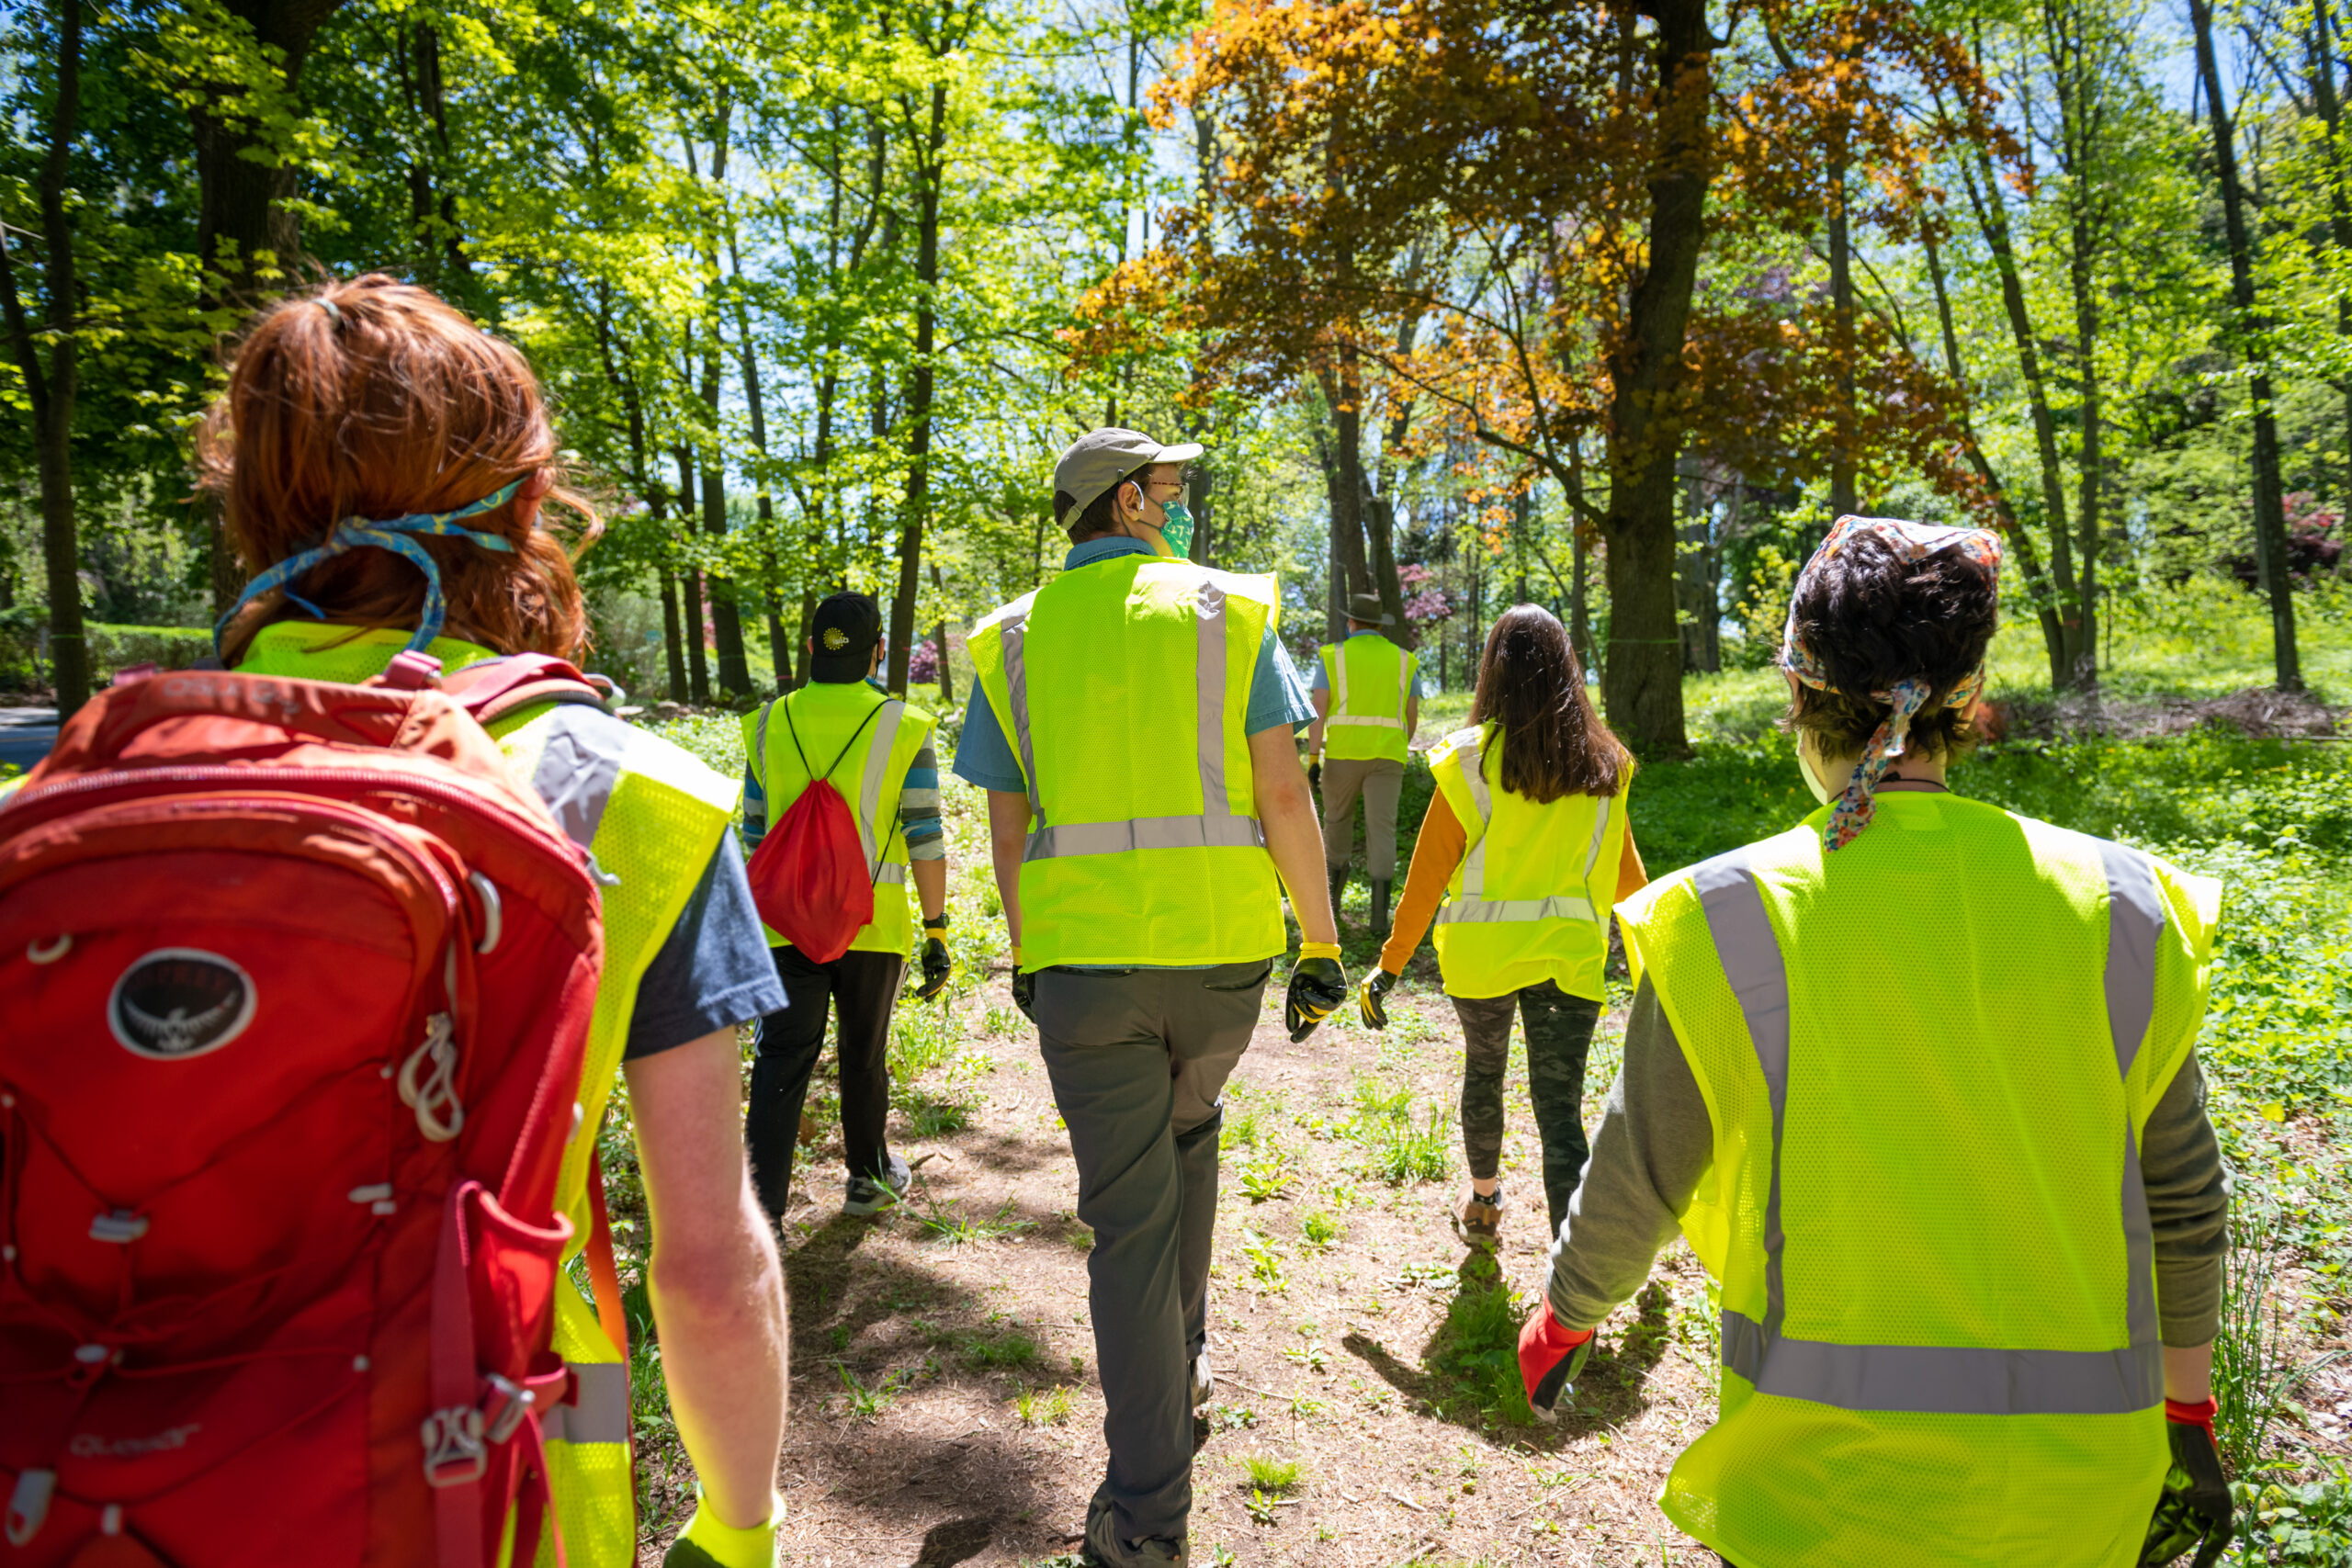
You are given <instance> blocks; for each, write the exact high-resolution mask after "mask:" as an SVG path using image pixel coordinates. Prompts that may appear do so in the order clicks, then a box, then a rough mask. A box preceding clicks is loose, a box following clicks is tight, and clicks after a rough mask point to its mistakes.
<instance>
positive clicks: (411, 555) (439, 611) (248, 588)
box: [212, 479, 523, 658]
mask: <svg viewBox="0 0 2352 1568" xmlns="http://www.w3.org/2000/svg"><path fill="white" fill-rule="evenodd" d="M522 488H523V481H522V480H521V479H515V481H514V482H512V483H511V484H506V485H503V486H501V487H500V488H499V489H497V490H494V491H491V493H490V494H488V495H486V496H483V497H482V498H481V500H480V501H477V502H472V503H471V504H470V505H467V506H460V507H458V508H456V509H455V510H453V511H449V512H412V513H409V514H408V515H407V516H405V517H381V518H370V517H346V518H345V519H344V520H343V521H342V522H340V523H338V524H336V525H334V527H332V528H330V529H328V530H327V532H326V535H325V536H324V537H323V538H322V539H321V540H320V541H319V542H318V543H316V544H314V545H311V546H310V547H307V548H305V549H301V550H298V551H297V552H295V553H294V554H293V555H290V556H288V557H287V558H285V559H284V560H282V561H279V562H278V563H277V565H276V566H273V567H271V568H270V569H269V570H267V571H265V572H263V573H262V574H261V575H260V576H259V577H256V578H254V580H253V581H251V582H249V583H247V584H246V585H245V591H244V592H243V593H240V594H238V595H237V602H236V603H235V604H232V605H230V606H229V613H228V614H227V615H222V616H221V617H220V619H219V620H218V621H216V622H214V623H213V626H212V646H213V650H214V651H215V652H216V653H217V652H220V650H221V637H222V636H223V635H224V634H225V633H226V632H227V631H228V629H229V623H230V622H231V621H232V620H234V619H236V617H237V613H238V612H239V611H241V610H243V608H244V607H245V606H246V605H247V604H251V603H252V602H253V601H254V600H255V599H257V598H259V597H260V596H261V595H263V594H265V593H267V592H270V591H271V590H273V589H279V588H283V589H285V592H286V597H287V598H288V600H290V601H292V602H293V603H294V604H299V605H300V606H301V607H302V609H303V610H304V611H305V612H306V613H308V614H309V615H310V616H311V619H312V620H315V621H323V620H325V619H326V618H327V617H326V613H325V612H324V611H322V610H321V609H320V608H319V607H318V606H317V605H316V604H311V602H310V601H309V600H308V599H305V598H303V597H302V596H301V595H300V593H297V592H294V590H293V589H292V588H291V587H288V584H289V583H291V582H293V581H296V580H297V579H298V578H300V576H301V575H302V574H303V573H304V572H306V571H309V570H311V568H312V567H314V566H317V565H319V564H320V563H321V562H322V561H328V560H333V559H334V558H335V557H337V556H339V555H343V554H345V553H346V552H348V551H351V550H356V549H362V548H371V549H379V550H390V551H391V552H392V553H393V554H394V555H396V556H401V557H403V558H406V559H408V560H409V561H411V562H412V563H413V564H414V565H415V567H416V569H417V570H419V571H422V572H423V573H424V615H422V616H421V617H419V619H418V621H417V626H416V635H415V636H413V637H410V638H409V639H408V647H407V649H405V651H407V652H410V653H422V652H424V650H425V649H427V648H429V647H430V646H432V643H433V639H434V638H435V637H439V636H440V635H441V623H442V622H443V621H444V620H446V619H447V616H448V606H447V604H446V603H445V602H444V601H443V599H442V597H441V568H440V567H439V565H438V564H436V563H435V560H434V558H433V552H432V551H430V550H428V549H426V548H425V547H424V546H423V545H421V544H419V543H417V540H416V536H418V535H426V536H433V537H436V538H445V539H467V540H470V541H471V542H472V543H474V544H477V545H480V546H481V547H482V548H483V549H486V550H501V551H504V552H506V553H508V554H512V553H513V552H514V549H515V547H514V545H513V544H512V543H510V542H509V541H507V540H506V539H504V538H503V537H501V536H499V535H496V534H483V533H479V532H477V531H475V530H474V529H471V528H460V527H458V526H457V525H458V523H460V522H462V521H464V520H465V519H466V518H469V517H479V516H481V514H482V513H485V512H493V511H496V510H497V509H498V508H499V507H502V506H503V505H505V504H506V503H507V502H510V501H512V500H514V499H515V492H516V491H519V490H521V489H522ZM223 657H224V658H225V657H226V656H225V655H223Z"/></svg>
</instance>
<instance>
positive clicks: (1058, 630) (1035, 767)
mask: <svg viewBox="0 0 2352 1568" xmlns="http://www.w3.org/2000/svg"><path fill="white" fill-rule="evenodd" d="M1278 604H1279V600H1278V597H1277V594H1276V592H1275V589H1274V580H1273V579H1272V577H1270V576H1269V577H1243V576H1238V575H1237V574H1235V573H1232V572H1225V571H1216V570H1211V569H1210V568H1207V567H1200V566H1193V565H1192V564H1190V563H1189V562H1185V561H1163V560H1155V559H1153V558H1150V557H1148V556H1144V555H1138V554H1128V555H1120V556H1114V557H1111V558H1107V559H1104V560H1100V561H1095V562H1092V563H1091V564H1089V565H1086V566H1081V567H1077V568H1074V569H1072V570H1069V571H1066V572H1064V573H1063V574H1062V575H1061V576H1059V577H1057V578H1056V579H1055V580H1054V581H1051V582H1049V583H1047V584H1046V586H1045V587H1043V588H1041V589H1039V590H1037V591H1036V592H1035V593H1030V594H1026V595H1024V596H1023V597H1022V598H1019V599H1016V600H1014V601H1013V602H1012V604H1007V605H1005V606H1004V607H1003V608H1001V609H1000V610H998V611H996V612H995V613H994V614H992V615H989V617H988V618H987V619H986V620H984V621H982V622H981V623H980V624H979V625H978V626H976V627H974V628H973V630H972V632H971V635H970V636H969V637H967V638H966V639H965V643H966V646H967V647H968V648H969V649H971V651H972V662H973V665H974V667H975V669H976V670H977V671H978V680H979V684H980V690H981V691H982V692H983V693H984V694H986V695H987V697H988V701H989V709H990V711H992V712H993V713H994V714H995V715H996V720H997V723H998V724H1000V725H1001V726H1002V727H1003V729H1004V734H1005V737H1006V739H1008V740H1010V741H1011V742H1012V750H1013V751H1014V754H1015V755H1016V756H1017V757H1018V758H1019V759H1020V762H1021V772H1022V774H1023V777H1024V778H1025V779H1026V780H1027V783H1028V790H1029V838H1028V843H1027V846H1026V847H1025V848H1024V849H1023V852H1022V862H1021V931H1022V934H1021V945H1022V967H1023V969H1024V970H1036V969H1044V968H1047V967H1050V966H1052V965H1054V964H1102V965H1112V966H1115V965H1119V964H1154V965H1190V964H1244V963H1249V962H1251V961H1253V960H1256V959H1261V958H1271V957H1272V956H1273V955H1274V954H1276V953H1280V952H1282V951H1283V948H1284V947H1285V946H1286V945H1287V940H1286V937H1285V933H1284V931H1283V911H1282V884H1281V882H1280V880H1279V879H1278V878H1277V877H1276V876H1275V874H1274V863H1273V860H1272V857H1271V856H1270V855H1268V854H1267V852H1266V840H1265V834H1264V833H1263V831H1262V830H1261V829H1260V827H1259V824H1258V816H1257V811H1258V807H1257V799H1256V794H1255V788H1256V785H1255V775H1254V773H1253V772H1252V770H1251V768H1250V741H1249V736H1248V732H1247V716H1248V713H1249V705H1250V680H1251V677H1252V676H1253V674H1254V673H1255V671H1256V670H1257V664H1258V649H1259V645H1260V644H1261V642H1262V641H1263V640H1264V639H1265V637H1266V635H1267V633H1268V631H1269V630H1270V629H1271V628H1272V627H1273V626H1275V624H1276V621H1277V616H1278V608H1277V606H1278Z"/></svg>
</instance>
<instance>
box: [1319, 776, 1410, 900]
mask: <svg viewBox="0 0 2352 1568" xmlns="http://www.w3.org/2000/svg"><path fill="white" fill-rule="evenodd" d="M1404 787H1405V764H1404V763H1402V762H1398V761H1392V760H1390V759H1389V758H1386V757H1363V758H1351V759H1349V760H1348V761H1340V760H1338V759H1336V758H1331V757H1326V758H1324V759H1323V863H1324V864H1325V865H1327V866H1329V867H1330V868H1331V869H1332V870H1333V871H1338V870H1340V869H1341V868H1342V867H1344V866H1345V865H1346V864H1347V863H1348V859H1349V855H1348V851H1349V848H1350V845H1351V840H1352V839H1353V838H1354V834H1353V833H1352V832H1351V829H1353V827H1354V826H1355V815H1356V795H1358V794H1359V793H1361V794H1362V795H1363V846H1364V851H1363V858H1364V874H1365V875H1366V876H1367V877H1369V878H1370V879H1371V880H1373V881H1374V882H1394V881H1396V880H1397V792H1398V791H1399V790H1401V789H1403V788H1404Z"/></svg>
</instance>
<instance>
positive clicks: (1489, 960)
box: [1430, 722, 1633, 1001]
mask: <svg viewBox="0 0 2352 1568" xmlns="http://www.w3.org/2000/svg"><path fill="white" fill-rule="evenodd" d="M1502 766H1503V741H1502V726H1501V725H1499V724H1495V723H1491V722H1490V723H1487V724H1486V725H1484V726H1481V727H1479V728H1475V729H1462V730H1456V731H1455V732H1454V733H1453V734H1452V735H1449V736H1447V737H1446V738H1445V739H1443V740H1442V741H1440V742H1439V743H1438V745H1437V748H1436V749H1435V750H1432V751H1431V752H1430V773H1433V774H1434V775H1435V776H1436V779H1437V787H1438V789H1439V791H1440V792H1441V793H1442V795H1444V796H1445V803H1446V805H1447V806H1448V807H1451V808H1452V810H1453V816H1454V819H1455V820H1456V821H1458V822H1460V823H1461V824H1462V832H1463V836H1464V839H1465V840H1467V842H1466V843H1465V845H1464V849H1463V852H1462V863H1461V864H1460V865H1458V866H1456V867H1454V870H1453V880H1452V881H1451V882H1449V883H1447V885H1446V889H1445V902H1444V903H1442V904H1440V905H1439V906H1438V909H1437V924H1436V927H1435V932H1436V934H1435V936H1434V937H1433V939H1432V940H1433V941H1434V942H1436V943H1437V962H1438V970H1439V973H1440V974H1442V976H1444V979H1445V993H1446V995H1448V996H1450V997H1507V996H1509V995H1510V994H1511V993H1512V992H1514V991H1517V990H1519V989H1520V988H1521V987H1524V986H1540V985H1542V984H1543V983H1544V981H1546V980H1550V981H1553V982H1554V983H1555V984H1556V985H1558V987H1560V989H1561V990H1563V991H1565V992H1566V993H1567V994H1568V995H1569V996H1572V997H1585V998H1589V999H1591V1000H1593V1001H1599V1000H1600V999H1601V998H1602V997H1603V995H1604V994H1605V992H1604V989H1603V984H1602V980H1601V972H1602V970H1603V969H1604V968H1606V967H1607V964H1608V962H1609V906H1610V903H1611V900H1612V899H1613V898H1614V897H1616V893H1617V864H1618V862H1619V861H1620V860H1622V859H1623V856H1624V853H1625V794H1626V791H1627V790H1629V789H1631V788H1632V787H1633V769H1632V768H1630V767H1628V768H1625V769H1623V772H1622V773H1621V774H1620V779H1621V782H1620V784H1619V785H1618V790H1617V794H1616V795H1615V797H1614V798H1611V797H1610V796H1608V795H1562V796H1561V797H1560V798H1559V799H1557V800H1555V801H1552V802H1550V803H1549V804H1546V805H1538V804H1537V803H1536V802H1534V801H1532V800H1530V799H1528V798H1527V797H1526V796H1525V795H1521V794H1519V793H1518V792H1516V791H1514V790H1508V789H1505V788H1503V787H1502V784H1501V783H1500V780H1501V777H1502Z"/></svg>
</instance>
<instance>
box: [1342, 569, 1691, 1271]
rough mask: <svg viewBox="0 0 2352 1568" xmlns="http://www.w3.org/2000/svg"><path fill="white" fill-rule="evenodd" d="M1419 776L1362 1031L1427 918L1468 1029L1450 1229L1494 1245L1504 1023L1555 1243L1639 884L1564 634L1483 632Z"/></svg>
mask: <svg viewBox="0 0 2352 1568" xmlns="http://www.w3.org/2000/svg"><path fill="white" fill-rule="evenodd" d="M1430 771H1431V772H1432V773H1435V774H1436V776H1437V785H1438V787H1437V793H1436V794H1435V795H1431V796H1430V808H1429V812H1428V815H1426V816H1425V817H1423V818H1422V819H1421V831H1420V837H1419V839H1418V840H1416V841H1415V843H1414V845H1413V865H1412V870H1411V871H1410V872H1409V873H1408V874H1407V876H1406V881H1405V897H1404V898H1403V900H1402V901H1401V902H1400V903H1399V904H1398V905H1397V923H1396V925H1395V927H1394V929H1392V930H1391V931H1390V932H1389V936H1388V942H1387V945H1386V946H1385V947H1384V948H1382V949H1381V953H1380V967H1379V968H1378V969H1377V970H1376V971H1374V974H1373V975H1372V976H1370V977H1369V978H1368V979H1367V980H1365V982H1364V985H1363V991H1362V994H1361V996H1360V997H1359V998H1358V1000H1359V1006H1360V1007H1361V1009H1362V1010H1363V1021H1364V1022H1365V1023H1366V1024H1368V1025H1370V1026H1371V1027H1372V1028H1374V1029H1378V1028H1381V1027H1382V1026H1384V1025H1385V1023H1386V1022H1387V1021H1388V1016H1387V1013H1386V1012H1385V1010H1384V1009H1383V1006H1382V998H1385V996H1386V995H1387V993H1388V991H1389V990H1390V988H1391V987H1394V986H1395V985H1396V984H1397V977H1398V976H1401V975H1402V974H1403V973H1404V970H1405V964H1406V962H1407V961H1408V960H1409V959H1410V958H1411V957H1412V955H1413V950H1414V949H1415V948H1417V947H1419V945H1420V942H1421V933H1422V932H1423V931H1426V930H1428V929H1429V924H1430V918H1431V916H1435V918H1436V920H1437V939H1436V940H1437V955H1438V969H1439V972H1440V973H1441V974H1442V976H1444V979H1445V991H1446V995H1447V996H1449V997H1451V998H1453V1010H1454V1013H1455V1014H1456V1016H1458V1017H1459V1018H1460V1019H1461V1020H1462V1039H1463V1064H1462V1147H1463V1153H1464V1155H1465V1156H1467V1157H1468V1159H1469V1163H1470V1189H1471V1190H1470V1196H1469V1197H1468V1199H1467V1200H1465V1201H1464V1203H1463V1206H1462V1213H1461V1214H1460V1216H1459V1217H1458V1219H1457V1220H1456V1222H1455V1224H1456V1228H1457V1229H1458V1230H1459V1231H1460V1232H1461V1233H1462V1236H1463V1239H1464V1240H1465V1241H1467V1242H1469V1243H1471V1244H1472V1245H1473V1246H1478V1247H1489V1248H1491V1247H1494V1246H1495V1245H1496V1244H1497V1238H1498V1233H1499V1226H1500V1224H1501V1218H1502V1184H1501V1162H1502V1144H1503V1071H1504V1068H1505V1067H1506V1066H1508V1065H1509V1063H1510V1021H1511V1015H1512V1013H1513V1012H1514V1011H1515V1012H1517V1013H1518V1014H1519V1016H1520V1018H1521V1021H1523V1022H1524V1024H1525V1027H1526V1033H1527V1079H1528V1089H1529V1091H1530V1094H1531V1096H1532V1099H1533V1100H1534V1103H1535V1125H1536V1130H1537V1132H1538V1134H1540V1135H1541V1136H1542V1138H1543V1141H1544V1207H1545V1208H1546V1210H1547V1211H1548V1212H1549V1213H1550V1216H1551V1227H1552V1228H1551V1234H1552V1235H1557V1234H1558V1233H1559V1229H1560V1222H1561V1221H1562V1220H1563V1219H1565V1218H1566V1216H1567V1213H1568V1199H1569V1198H1570V1196H1571V1195H1573V1194H1574V1193H1575V1191H1576V1190H1577V1177H1578V1174H1579V1173H1580V1172H1581V1171H1582V1170H1583V1169H1584V1162H1585V1155H1586V1153H1587V1145H1586V1143H1585V1135H1584V1064H1585V1052H1586V1050H1587V1048H1588V1047H1589V1045H1590V1044H1591V1043H1592V1029H1593V1025H1594V1023H1595V1022H1597V1021H1599V1019H1600V1004H1601V999H1602V997H1603V995H1604V991H1603V988H1602V983H1601V970H1602V968H1603V967H1604V966H1605V965H1606V964H1607V962H1608V958H1609V910H1610V907H1611V905H1613V904H1615V903H1616V901H1617V900H1618V899H1619V898H1622V897H1624V896H1625V895H1626V894H1628V893H1632V892H1634V890H1636V889H1637V888H1639V887H1641V886H1642V885H1643V884H1644V883H1645V882H1647V881H1648V880H1649V878H1648V877H1647V875H1646V874H1645V873H1644V872H1643V869H1642V857H1641V852H1639V851H1638V850H1636V849H1635V848H1634V832H1633V825H1632V824H1631V823H1630V822H1628V821H1627V820H1626V818H1625V795H1626V791H1627V789H1628V788H1629V787H1630V786H1631V785H1632V784H1633V778H1634V760H1633V758H1632V756H1631V755H1630V754H1628V753H1627V751H1626V750H1625V748H1624V747H1623V745H1622V744H1620V743H1619V741H1618V739H1617V738H1616V737H1615V736H1614V735H1612V734H1611V733H1610V731H1609V727H1608V726H1607V725H1605V724H1603V723H1602V722H1601V721H1600V714H1599V713H1597V712H1595V711H1594V709H1593V705H1592V699H1591V697H1590V696H1589V695H1588V694H1586V692H1585V683H1584V671H1583V670H1582V669H1581V668H1580V667H1579V666H1578V665H1577V657H1576V653H1575V651H1574V650H1573V649H1571V648H1570V647H1569V645H1568V633H1567V628H1566V627H1565V626H1562V625H1561V624H1560V621H1559V617H1558V616H1556V615H1553V614H1552V613H1551V612H1550V611H1549V610H1546V609H1544V608H1543V607H1541V606H1540V605H1535V604H1520V605H1517V606H1515V607H1513V608H1512V609H1510V610H1509V611H1507V612H1506V613H1505V614H1504V615H1502V617H1501V618H1500V619H1499V620H1498V621H1496V622H1495V626H1494V630H1493V631H1491V632H1490V633H1488V634H1487V649H1486V652H1485V653H1484V655H1482V656H1481V658H1480V660H1479V665H1478V690H1477V696H1476V700H1475V701H1474V703H1473V704H1472V706H1471V709H1470V728H1467V729H1463V730H1459V731H1457V732H1456V733H1454V734H1453V735H1449V736H1447V737H1446V738H1445V739H1443V740H1442V741H1441V742H1439V744H1438V746H1437V748H1436V750H1432V751H1431V752H1430Z"/></svg>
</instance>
